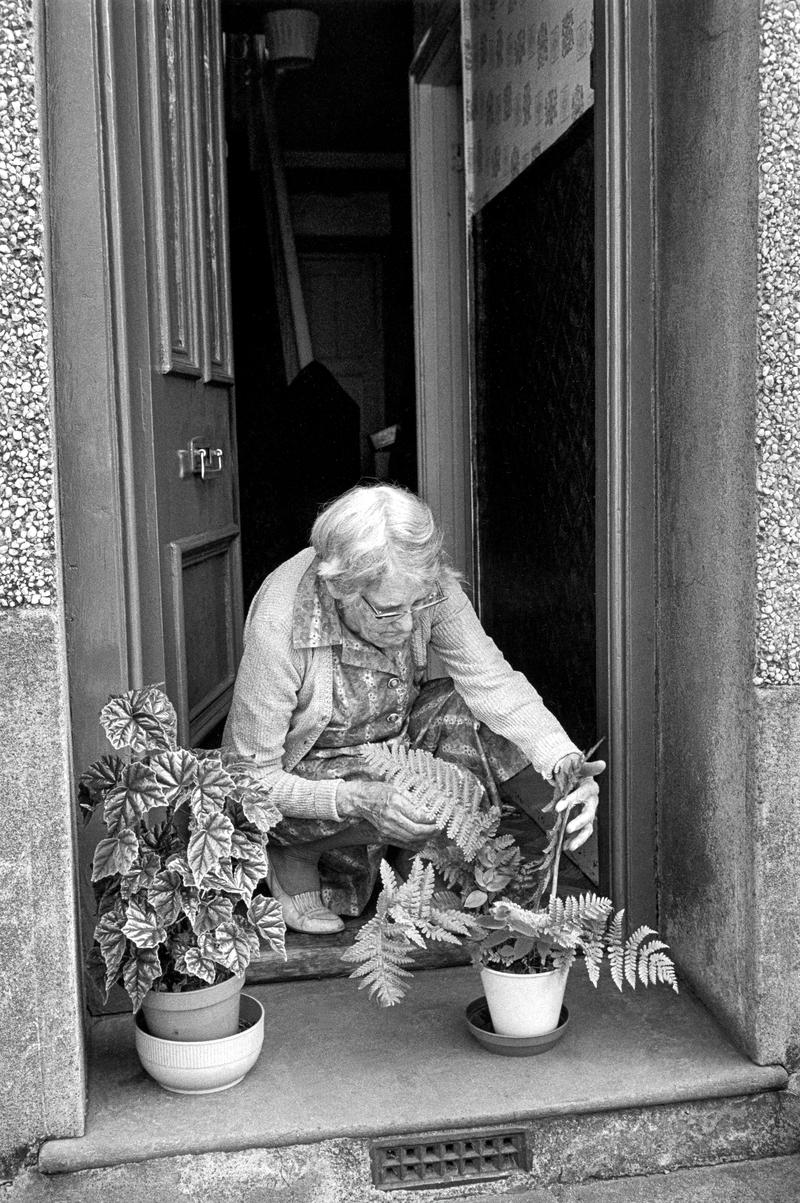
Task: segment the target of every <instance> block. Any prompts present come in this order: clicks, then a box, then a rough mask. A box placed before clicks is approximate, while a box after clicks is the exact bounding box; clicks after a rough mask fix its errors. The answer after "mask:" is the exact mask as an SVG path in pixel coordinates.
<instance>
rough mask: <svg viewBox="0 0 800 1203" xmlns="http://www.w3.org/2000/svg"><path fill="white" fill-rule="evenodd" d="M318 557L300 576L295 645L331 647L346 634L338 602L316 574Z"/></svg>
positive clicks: (293, 626) (294, 617) (296, 602)
mask: <svg viewBox="0 0 800 1203" xmlns="http://www.w3.org/2000/svg"><path fill="white" fill-rule="evenodd" d="M318 565H319V557H318V556H314V559H313V560H312V561H311V563H310V564H309V566H308V568H307V569H306V570H305V572H304V573H303V575H302V577H301V578H300V584H299V585H298V587H297V593H296V595H295V599H294V612H293V614H292V644H293V645H294V647H296V648H301V647H332V646H333V645H334V644H338V643H341V642H342V640H343V637H344V631H343V628H342V624H341V622H340V621H339V615H338V613H337V611H336V602H335V601H334V600H333V598H332V597H331V595H330V593H329V592H328V590H327V589H326V588H325V585H324V584H323V583H322V581H321V580H320V579H319V577H318V576H317V567H318Z"/></svg>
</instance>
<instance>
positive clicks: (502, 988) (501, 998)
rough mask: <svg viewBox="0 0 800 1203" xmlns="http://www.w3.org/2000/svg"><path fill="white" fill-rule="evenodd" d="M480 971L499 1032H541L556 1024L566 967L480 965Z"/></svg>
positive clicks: (534, 1034)
mask: <svg viewBox="0 0 800 1203" xmlns="http://www.w3.org/2000/svg"><path fill="white" fill-rule="evenodd" d="M480 973H481V983H482V985H483V992H484V994H485V995H486V1002H487V1005H488V1007H489V1014H490V1015H491V1017H492V1026H493V1027H494V1030H495V1032H496V1033H497V1034H498V1036H543V1035H545V1033H546V1032H554V1031H555V1029H556V1028H557V1027H558V1020H559V1016H560V1015H561V1007H562V1004H563V1002H564V991H565V989H566V986H567V977H568V975H569V969H547V970H545V971H544V972H543V973H503V972H502V971H501V970H499V969H489V968H483V969H481V971H480Z"/></svg>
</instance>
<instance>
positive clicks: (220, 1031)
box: [142, 977, 244, 1040]
mask: <svg viewBox="0 0 800 1203" xmlns="http://www.w3.org/2000/svg"><path fill="white" fill-rule="evenodd" d="M243 985H244V977H229V978H228V979H227V981H224V982H218V983H217V985H216V986H206V987H205V989H203V990H187V991H185V992H183V993H180V994H165V993H158V992H157V991H155V990H150V991H149V993H148V994H146V995H145V999H144V1002H143V1003H142V1011H143V1012H144V1022H145V1025H146V1029H147V1031H148V1032H149V1033H150V1035H151V1036H158V1037H160V1039H162V1040H219V1039H221V1038H222V1037H224V1036H233V1035H234V1034H235V1033H236V1032H238V1030H239V999H240V996H241V992H242V986H243Z"/></svg>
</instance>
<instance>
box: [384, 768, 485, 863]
mask: <svg viewBox="0 0 800 1203" xmlns="http://www.w3.org/2000/svg"><path fill="white" fill-rule="evenodd" d="M364 760H365V761H366V764H367V767H368V768H369V769H370V771H371V772H373V773H374V774H375V775H376V776H377V777H380V778H381V780H383V781H391V782H392V784H393V785H394V786H395V787H396V788H397V789H402V790H404V791H405V792H406V793H408V794H410V795H411V796H412V797H413V798H414V800H415V801H416V802H419V803H420V804H421V805H423V806H424V807H425V809H426V810H427V812H428V814H429V816H430V818H431V820H432V821H433V822H434V823H435V824H436V826H437V827H438V828H439V830H440V831H443V832H446V834H447V835H448V837H449V838H450V839H451V840H453V841H454V842H455V843H456V844H457V846H458V847H459V848H460V850H461V852H462V854H463V856H464V859H465V860H467V861H469V860H473V859H474V858H475V855H476V854H477V852H478V850H479V848H480V847H481V845H482V844H483V842H484V840H485V838H486V835H485V832H486V828H487V824H488V823H490V822H493V821H494V818H495V816H494V815H493V814H491V812H489V814H487V813H486V812H483V811H482V809H481V807H482V803H483V800H484V789H483V786H482V785H481V783H480V782H479V781H478V779H477V777H475V776H474V775H473V774H472V773H470V772H469V770H468V769H460V768H459V767H458V766H457V765H455V764H450V763H449V761H446V760H440V759H438V758H437V757H435V756H432V755H431V754H430V752H425V751H423V749H422V748H405V747H402V746H401V747H394V746H387V745H386V744H371V745H370V746H369V748H367V749H366V751H365V752H364ZM495 809H496V808H495ZM497 821H498V822H499V812H498V815H497Z"/></svg>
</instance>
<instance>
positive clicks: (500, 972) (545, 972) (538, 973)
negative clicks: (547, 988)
mask: <svg viewBox="0 0 800 1203" xmlns="http://www.w3.org/2000/svg"><path fill="white" fill-rule="evenodd" d="M480 972H481V973H493V974H494V975H495V977H516V978H519V979H520V980H521V981H524V980H525V979H526V978H529V977H535V978H540V977H550V976H551V975H552V974H554V973H563V972H564V970H563V968H561V969H555V968H553V969H534V971H533V973H509V971H508V970H507V969H491V968H490V967H489V966H488V965H481V967H480Z"/></svg>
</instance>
